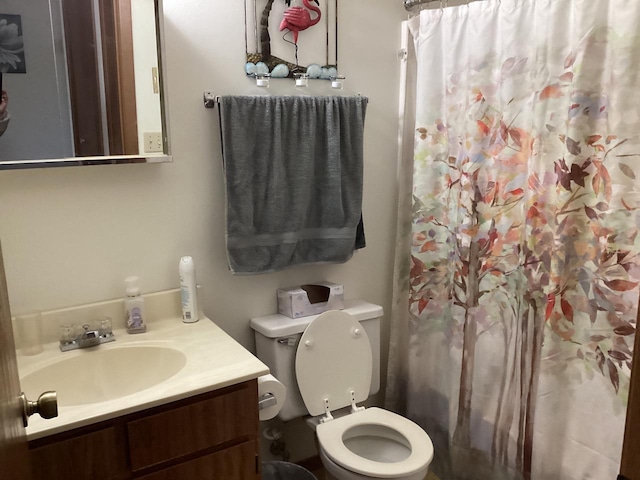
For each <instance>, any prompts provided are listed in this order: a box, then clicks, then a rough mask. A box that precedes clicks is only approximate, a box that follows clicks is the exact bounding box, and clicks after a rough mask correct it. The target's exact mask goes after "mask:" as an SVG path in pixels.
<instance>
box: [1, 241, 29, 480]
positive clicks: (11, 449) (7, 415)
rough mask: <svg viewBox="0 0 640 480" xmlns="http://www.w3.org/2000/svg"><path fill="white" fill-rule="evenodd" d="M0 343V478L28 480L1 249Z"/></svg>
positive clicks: (25, 440) (27, 454)
mask: <svg viewBox="0 0 640 480" xmlns="http://www.w3.org/2000/svg"><path fill="white" fill-rule="evenodd" d="M0 344H1V345H0V472H1V473H0V475H1V476H2V478H3V479H6V480H29V479H31V471H30V468H29V467H30V465H29V451H28V447H27V437H26V434H25V429H24V426H23V425H22V415H21V412H22V410H21V408H22V407H21V404H20V403H19V401H18V395H19V394H20V380H19V378H18V366H17V360H16V348H15V343H14V340H13V329H12V325H11V309H10V308H9V294H8V292H7V279H6V277H5V273H4V261H3V259H2V247H1V246H0ZM12 400H13V401H12Z"/></svg>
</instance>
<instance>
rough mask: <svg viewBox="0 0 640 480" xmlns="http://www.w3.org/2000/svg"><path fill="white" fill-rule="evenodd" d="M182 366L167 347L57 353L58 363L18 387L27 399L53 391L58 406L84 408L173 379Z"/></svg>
mask: <svg viewBox="0 0 640 480" xmlns="http://www.w3.org/2000/svg"><path fill="white" fill-rule="evenodd" d="M66 355H69V356H68V357H67V356H66ZM186 363H187V357H186V356H185V354H184V353H182V352H181V351H179V350H176V349H173V348H170V347H164V346H155V345H123V346H115V345H114V346H113V347H112V348H105V347H104V346H102V347H96V348H90V349H86V350H81V351H74V352H69V353H60V359H59V360H57V361H54V362H53V363H48V364H46V365H44V366H43V367H42V368H39V369H37V370H35V371H33V372H31V373H29V374H28V375H26V376H24V377H22V378H21V379H20V384H21V386H22V390H23V391H24V392H25V393H26V394H27V398H29V399H30V400H35V399H37V398H38V396H39V395H40V394H41V393H42V392H44V391H45V390H55V391H56V392H58V405H59V406H60V407H68V406H73V405H84V404H90V403H97V402H104V401H108V400H113V399H116V398H120V397H124V396H126V395H131V394H133V393H136V392H140V391H142V390H146V389H148V388H151V387H153V386H155V385H158V384H159V383H161V382H164V381H165V380H168V379H169V378H171V377H173V376H174V375H175V374H177V373H178V372H180V370H182V369H183V368H184V366H185V365H186Z"/></svg>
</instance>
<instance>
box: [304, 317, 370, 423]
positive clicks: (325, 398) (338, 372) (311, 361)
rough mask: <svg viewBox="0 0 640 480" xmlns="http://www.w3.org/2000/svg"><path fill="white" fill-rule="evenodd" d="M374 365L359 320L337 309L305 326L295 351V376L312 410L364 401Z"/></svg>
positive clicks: (317, 412)
mask: <svg viewBox="0 0 640 480" xmlns="http://www.w3.org/2000/svg"><path fill="white" fill-rule="evenodd" d="M372 365H373V358H372V354H371V344H370V343H369V337H368V336H367V332H365V330H364V328H363V327H362V325H360V322H358V321H357V320H356V319H354V318H353V317H352V316H351V315H349V314H348V313H346V312H340V311H337V310H332V311H329V312H325V313H323V314H321V315H319V316H318V317H317V318H316V319H315V320H313V321H312V322H311V323H310V324H309V326H308V327H307V328H306V329H305V331H304V333H303V334H302V337H301V338H300V341H299V342H298V349H297V351H296V361H295V372H296V378H297V381H298V387H299V389H300V396H301V397H302V400H303V401H304V404H305V406H306V407H307V410H308V411H309V413H310V414H311V415H313V416H317V415H322V414H323V413H324V414H328V413H329V412H330V411H335V410H339V409H341V408H343V407H348V406H349V405H352V406H354V405H355V403H356V402H364V401H365V400H366V399H367V398H368V397H369V388H370V386H371V372H372ZM328 417H330V415H328Z"/></svg>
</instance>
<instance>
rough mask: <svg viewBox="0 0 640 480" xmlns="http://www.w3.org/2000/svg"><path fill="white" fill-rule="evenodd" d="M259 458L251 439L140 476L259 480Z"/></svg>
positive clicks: (160, 479)
mask: <svg viewBox="0 0 640 480" xmlns="http://www.w3.org/2000/svg"><path fill="white" fill-rule="evenodd" d="M256 461H257V460H256V443H255V441H253V440H252V441H249V442H245V443H241V444H240V445H236V446H235V447H231V448H227V449H226V450H221V451H219V452H216V453H212V454H209V455H205V456H203V457H200V458H196V459H195V460H191V461H190V462H185V463H181V464H180V465H176V466H175V467H171V468H167V469H166V470H162V471H160V472H156V473H152V474H150V475H145V476H144V477H140V480H223V479H224V480H256V479H257V478H258V474H257V473H256Z"/></svg>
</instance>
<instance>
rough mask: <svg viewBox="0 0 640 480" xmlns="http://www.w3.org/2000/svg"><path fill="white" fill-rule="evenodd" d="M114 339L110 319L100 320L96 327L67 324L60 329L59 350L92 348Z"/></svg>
mask: <svg viewBox="0 0 640 480" xmlns="http://www.w3.org/2000/svg"><path fill="white" fill-rule="evenodd" d="M115 339H116V337H115V335H114V334H113V330H112V327H111V319H110V318H104V319H102V320H100V322H99V325H97V326H92V325H89V324H88V323H86V324H84V325H82V327H80V326H78V325H75V324H67V325H62V326H61V327H60V350H62V351H63V352H68V351H69V350H75V349H78V348H87V347H93V346H95V345H101V344H103V343H107V342H113V341H115Z"/></svg>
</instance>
